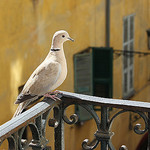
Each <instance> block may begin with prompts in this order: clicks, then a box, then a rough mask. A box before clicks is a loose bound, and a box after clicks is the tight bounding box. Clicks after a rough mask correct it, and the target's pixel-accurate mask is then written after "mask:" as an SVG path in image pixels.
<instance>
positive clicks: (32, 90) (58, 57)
mask: <svg viewBox="0 0 150 150" xmlns="http://www.w3.org/2000/svg"><path fill="white" fill-rule="evenodd" d="M67 40H71V41H74V40H73V39H72V38H70V36H69V34H68V33H67V32H66V31H64V30H60V31H57V32H56V33H55V34H54V36H53V39H52V45H51V49H50V52H49V53H48V55H47V57H46V58H45V60H44V61H43V62H42V63H41V64H40V65H39V66H38V67H37V68H36V69H35V71H34V72H33V73H32V75H31V76H30V78H29V79H28V81H27V82H26V84H25V86H24V88H23V90H22V91H21V93H20V94H19V95H18V97H17V100H16V102H15V104H19V106H18V108H17V110H16V112H15V114H14V116H13V117H15V116H17V115H19V114H20V113H21V112H22V111H23V110H24V109H25V108H27V107H28V106H29V105H30V104H31V103H33V102H34V101H35V100H37V99H38V98H39V97H42V96H45V97H51V98H53V99H57V97H55V95H53V96H52V95H49V93H50V92H51V91H53V90H54V89H56V88H57V87H59V86H60V85H61V84H62V83H63V82H64V80H65V78H66V76H67V63H66V58H65V54H64V50H63V43H64V42H65V41H67Z"/></svg>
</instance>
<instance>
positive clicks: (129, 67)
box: [122, 14, 135, 99]
mask: <svg viewBox="0 0 150 150" xmlns="http://www.w3.org/2000/svg"><path fill="white" fill-rule="evenodd" d="M126 20H127V29H125V21H126ZM131 21H133V22H131ZM131 28H132V30H131ZM125 30H126V31H127V33H125ZM131 32H132V34H131ZM134 33H135V14H131V15H128V16H125V17H124V18H123V51H125V50H128V51H134ZM125 34H126V35H127V37H126V38H127V39H126V40H125ZM131 46H132V49H131V48H130V47H131ZM125 47H126V48H125ZM133 56H134V55H133V54H131V53H124V55H123V67H122V68H123V69H122V76H123V83H122V84H123V85H122V87H123V88H122V89H123V99H127V98H129V97H131V96H132V95H133V94H134V58H133ZM125 63H126V64H125ZM125 65H126V66H125ZM131 72H132V73H131ZM125 76H126V77H125ZM131 81H132V82H131Z"/></svg>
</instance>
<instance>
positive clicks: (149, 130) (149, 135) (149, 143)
mask: <svg viewBox="0 0 150 150" xmlns="http://www.w3.org/2000/svg"><path fill="white" fill-rule="evenodd" d="M147 150H150V112H148V146H147Z"/></svg>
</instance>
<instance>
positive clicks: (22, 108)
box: [12, 101, 29, 118]
mask: <svg viewBox="0 0 150 150" xmlns="http://www.w3.org/2000/svg"><path fill="white" fill-rule="evenodd" d="M28 104H29V101H26V102H23V103H20V104H19V106H18V107H17V110H16V111H15V113H14V115H13V117H12V118H14V117H16V116H18V115H19V114H21V113H22V112H23V110H24V109H25V108H26V107H27V106H28Z"/></svg>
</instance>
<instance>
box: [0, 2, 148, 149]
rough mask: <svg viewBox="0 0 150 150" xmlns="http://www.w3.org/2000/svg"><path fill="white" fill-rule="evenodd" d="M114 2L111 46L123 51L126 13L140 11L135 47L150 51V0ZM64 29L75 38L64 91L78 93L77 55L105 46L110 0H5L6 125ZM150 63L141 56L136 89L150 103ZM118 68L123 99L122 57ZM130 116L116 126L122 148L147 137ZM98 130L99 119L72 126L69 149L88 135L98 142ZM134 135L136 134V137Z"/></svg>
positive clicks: (1, 83) (0, 84)
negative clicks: (149, 83) (55, 35)
mask: <svg viewBox="0 0 150 150" xmlns="http://www.w3.org/2000/svg"><path fill="white" fill-rule="evenodd" d="M110 4H111V6H110V18H111V19H110V46H111V47H113V48H114V49H122V44H123V42H122V41H123V17H124V16H128V15H130V14H135V45H134V46H135V50H141V51H147V52H149V51H148V50H147V35H146V30H147V29H148V28H149V26H150V23H149V20H150V9H149V7H148V6H149V5H150V2H149V1H148V0H145V1H140V0H139V1H137V0H132V1H130V0H126V1H125V0H123V1H120V0H115V1H113V0H111V1H110ZM60 29H64V30H67V31H68V32H69V34H70V36H71V37H72V38H74V39H75V42H74V43H71V42H67V43H65V44H64V49H65V54H66V58H67V62H68V76H67V79H66V80H65V82H64V84H63V85H62V86H60V87H59V89H61V90H64V91H71V92H73V91H74V70H73V54H75V53H77V52H79V51H81V50H83V49H85V48H87V47H88V46H94V47H95V46H105V0H88V1H87V0H76V1H71V0H66V1H65V2H64V1H59V2H58V1H54V0H26V1H18V0H13V1H12V0H7V1H0V45H1V49H0V69H1V72H0V79H1V80H0V106H1V107H0V108H1V109H0V114H3V115H1V117H0V122H1V124H3V123H4V122H6V121H7V120H9V119H11V117H12V115H13V113H14V111H15V109H16V107H17V106H15V105H14V104H13V103H14V101H15V99H16V97H17V94H18V87H19V86H21V85H23V84H24V83H25V82H26V81H27V79H28V78H29V76H30V75H31V73H32V72H33V70H34V69H35V68H36V67H37V66H38V65H39V64H40V63H41V62H42V61H43V60H44V58H45V57H46V55H47V53H48V51H49V48H50V43H51V39H52V36H53V33H54V32H55V31H57V30H60ZM149 63H150V56H149V57H148V56H145V57H138V56H137V55H136V56H135V62H134V65H135V66H134V68H135V72H134V74H135V76H134V77H135V79H134V87H135V90H136V91H140V92H138V93H137V94H136V95H135V96H134V97H132V99H135V100H144V101H149V89H150V88H149V86H146V87H145V84H147V81H148V79H149V78H150V75H149V74H150V67H149ZM113 68H114V70H113V81H114V83H113V89H114V90H113V91H114V92H113V95H114V98H122V56H120V57H119V58H117V59H116V60H114V67H113ZM143 87H145V88H143ZM140 89H141V90H140ZM142 89H143V90H142ZM114 111H115V110H114ZM67 112H68V113H73V112H74V107H72V108H69V109H68V110H67ZM127 117H128V115H127V116H126V115H123V116H121V117H118V120H117V121H116V122H115V124H114V126H113V131H114V132H116V134H115V136H114V137H113V138H112V140H113V142H114V144H115V145H116V148H117V149H118V148H119V146H120V145H121V144H126V143H127V147H128V148H129V149H135V147H136V145H137V143H138V142H139V140H140V138H141V137H140V136H137V135H136V134H134V133H133V132H131V131H129V130H128V118H127ZM125 119H126V120H127V121H126V122H124V120H125ZM120 121H121V122H122V123H120ZM95 129H96V128H95V125H94V122H93V121H87V122H85V123H84V124H83V125H76V126H68V125H66V134H65V137H66V148H65V149H66V150H69V149H70V148H71V147H73V148H72V150H77V149H81V145H80V143H81V142H82V141H83V140H84V139H85V138H89V139H90V140H92V138H93V133H94V132H95ZM116 129H117V130H116ZM87 131H88V132H87ZM52 133H53V132H52V131H50V132H49V133H48V132H47V136H49V137H51V136H50V134H52ZM128 135H129V136H130V137H132V138H130V140H129V136H128ZM70 136H71V137H72V138H70ZM120 137H124V138H120ZM132 139H133V140H132ZM135 139H136V140H135ZM116 141H117V142H116ZM99 149H100V148H99Z"/></svg>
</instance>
